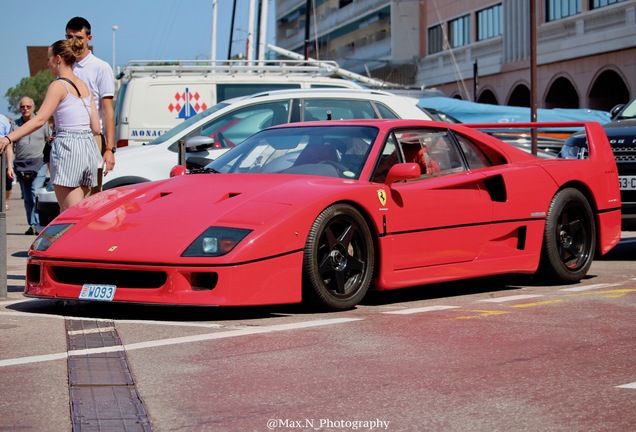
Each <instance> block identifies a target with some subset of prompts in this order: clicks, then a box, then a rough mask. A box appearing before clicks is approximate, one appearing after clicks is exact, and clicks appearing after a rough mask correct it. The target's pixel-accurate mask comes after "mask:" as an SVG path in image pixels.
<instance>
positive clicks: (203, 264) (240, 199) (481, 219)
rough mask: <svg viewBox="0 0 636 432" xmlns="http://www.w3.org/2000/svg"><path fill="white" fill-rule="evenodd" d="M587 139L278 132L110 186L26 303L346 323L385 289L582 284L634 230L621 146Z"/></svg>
mask: <svg viewBox="0 0 636 432" xmlns="http://www.w3.org/2000/svg"><path fill="white" fill-rule="evenodd" d="M550 125H551V126H560V127H563V126H565V125H566V124H550ZM577 125H578V126H580V127H581V128H582V129H584V130H585V131H586V133H587V136H588V144H589V153H587V154H586V155H585V158H582V159H575V160H572V159H568V160H566V159H549V160H546V159H540V158H537V157H535V156H532V155H530V154H528V153H526V152H524V151H522V150H519V149H517V148H515V147H513V146H511V145H509V144H506V143H504V142H502V141H500V140H498V139H497V138H494V137H492V136H489V135H487V134H485V133H482V132H480V131H478V130H476V129H475V128H472V127H468V126H466V125H454V124H448V123H438V122H430V121H416V120H384V121H383V120H373V121H364V120H362V121H330V122H312V123H296V124H290V125H282V126H278V127H274V128H270V129H267V130H264V131H261V132H259V133H257V134H255V135H253V136H252V137H251V138H249V139H248V140H246V141H244V142H243V143H242V144H241V145H240V146H237V147H235V148H232V149H231V150H230V151H228V152H227V153H225V154H224V155H222V156H221V157H219V158H218V159H217V160H215V161H214V162H212V163H211V164H210V165H208V166H207V167H206V168H205V169H204V170H203V172H200V173H190V174H188V175H181V176H175V177H173V178H171V179H169V180H164V181H158V182H152V183H142V184H137V185H133V186H126V187H121V188H116V189H111V190H108V191H105V192H102V193H100V194H97V195H95V196H92V197H89V198H88V199H86V200H84V201H83V202H82V203H80V204H78V205H76V206H75V207H73V208H71V209H69V210H67V211H66V212H64V213H63V214H61V215H60V216H59V217H57V218H56V219H55V220H54V221H53V222H52V223H51V224H50V225H49V226H48V227H47V228H46V229H45V230H44V231H43V232H42V233H41V234H40V236H39V237H38V238H37V239H36V241H35V242H34V243H33V246H32V248H31V250H30V251H29V259H28V264H27V272H26V274H27V280H26V286H25V291H24V293H25V295H26V296H28V297H40V298H58V299H76V300H92V301H115V302H137V303H155V304H157V303H161V304H174V305H219V306H244V305H263V304H283V303H296V302H301V301H305V302H310V303H313V304H314V305H315V306H318V307H320V308H322V309H326V310H344V309H349V308H353V307H355V306H356V304H358V303H359V302H360V301H361V300H362V299H363V298H364V296H365V295H366V293H367V291H368V290H369V289H375V290H389V289H395V288H401V287H407V286H417V285H423V284H427V283H433V282H441V281H451V280H458V279H465V278H474V277H481V276H487V275H495V274H502V273H525V274H537V275H538V276H541V277H542V278H545V279H546V280H547V281H549V282H551V283H554V282H556V283H560V284H567V283H576V282H578V281H579V280H580V279H581V278H583V277H584V276H585V274H586V273H587V271H588V270H589V268H590V265H591V262H592V259H593V257H594V255H595V254H605V253H607V252H608V251H609V250H610V249H612V247H613V246H614V245H616V244H617V243H618V241H619V240H620V226H621V214H620V204H621V201H620V194H619V188H618V176H617V172H616V163H615V159H614V156H613V154H612V151H611V148H610V146H609V143H608V141H607V138H606V136H605V134H604V132H603V129H602V128H601V126H600V125H599V124H597V123H585V124H584V123H578V124H577ZM481 126H484V125H481ZM499 126H500V125H499ZM518 126H519V127H526V128H528V127H530V126H542V127H547V126H549V125H548V124H538V123H535V124H523V125H518ZM567 126H573V124H572V123H568V124H567ZM176 171H177V170H175V172H176Z"/></svg>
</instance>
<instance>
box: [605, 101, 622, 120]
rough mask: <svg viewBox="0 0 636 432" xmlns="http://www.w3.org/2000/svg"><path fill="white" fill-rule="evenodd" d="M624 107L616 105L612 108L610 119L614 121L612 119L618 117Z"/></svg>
mask: <svg viewBox="0 0 636 432" xmlns="http://www.w3.org/2000/svg"><path fill="white" fill-rule="evenodd" d="M624 106H625V104H618V105H616V106H615V107H614V108H612V109H611V110H610V112H609V113H610V118H611V119H612V120H614V117H616V116H617V115H618V113H619V112H620V111H621V110H622V109H623V107H624Z"/></svg>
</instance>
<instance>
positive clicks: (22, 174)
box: [7, 96, 51, 235]
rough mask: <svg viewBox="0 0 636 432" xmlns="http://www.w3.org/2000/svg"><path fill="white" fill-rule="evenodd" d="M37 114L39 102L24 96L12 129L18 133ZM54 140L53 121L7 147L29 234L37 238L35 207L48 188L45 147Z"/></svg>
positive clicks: (37, 225)
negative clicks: (52, 137) (36, 108)
mask: <svg viewBox="0 0 636 432" xmlns="http://www.w3.org/2000/svg"><path fill="white" fill-rule="evenodd" d="M34 111H35V103H34V102H33V99H31V98H30V97H26V96H25V97H23V98H22V99H21V100H20V112H21V113H22V115H21V116H20V118H18V119H16V120H15V121H14V122H13V126H12V128H11V130H12V131H13V130H15V129H17V128H19V127H21V126H22V125H24V124H25V123H26V122H28V121H29V120H31V118H32V117H33V113H34ZM50 138H51V127H50V126H49V122H48V121H47V122H45V123H44V125H42V127H40V128H39V129H36V130H35V131H34V132H33V133H30V134H29V135H27V136H25V137H22V138H20V139H19V140H16V141H14V142H13V145H10V146H8V147H7V156H8V159H11V160H13V164H9V173H10V175H11V177H13V178H16V179H17V180H18V184H19V185H20V190H21V191H22V199H23V200H24V209H25V210H26V218H27V223H28V224H29V229H28V230H27V231H26V232H25V233H24V234H26V235H37V234H38V227H39V226H40V218H39V215H38V211H37V209H36V208H35V197H36V194H37V191H38V189H40V188H41V187H43V186H44V181H45V180H46V173H47V170H48V166H47V165H46V164H45V163H44V154H43V150H44V145H45V144H46V142H47V141H48V140H49V139H50Z"/></svg>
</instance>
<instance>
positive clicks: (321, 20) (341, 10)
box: [276, 0, 421, 85]
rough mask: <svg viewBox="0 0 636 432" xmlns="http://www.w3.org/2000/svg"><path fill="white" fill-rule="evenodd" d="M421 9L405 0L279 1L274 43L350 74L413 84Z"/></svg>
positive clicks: (277, 3) (417, 53) (416, 3)
mask: <svg viewBox="0 0 636 432" xmlns="http://www.w3.org/2000/svg"><path fill="white" fill-rule="evenodd" d="M308 5H309V7H310V15H309V16H310V18H309V34H310V36H309V43H308V44H306V43H305V35H306V28H307V27H306V26H305V21H306V16H307V13H306V12H307V6H308ZM419 8H420V6H419V2H418V1H404V0H364V1H362V0H312V1H310V2H308V1H307V0H277V1H276V45H278V46H280V47H281V48H285V49H287V50H290V51H294V52H297V53H299V54H306V53H308V55H309V57H311V58H317V59H320V60H334V61H336V62H337V63H338V65H339V66H340V67H341V68H344V69H347V70H349V71H351V72H355V73H359V74H362V75H370V76H372V77H374V78H381V79H386V80H389V81H391V82H394V83H397V84H401V85H410V84H413V83H414V82H415V79H416V75H417V69H416V68H417V61H418V59H419V53H420V51H421V50H420V46H419V43H420V37H419V35H420V33H421V32H420V20H419V14H420V10H419ZM306 48H308V49H307V50H306Z"/></svg>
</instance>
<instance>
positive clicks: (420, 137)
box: [395, 129, 466, 178]
mask: <svg viewBox="0 0 636 432" xmlns="http://www.w3.org/2000/svg"><path fill="white" fill-rule="evenodd" d="M395 136H396V139H397V141H398V143H399V147H400V150H401V156H402V161H403V162H409V163H416V164H418V165H419V166H420V169H421V171H422V177H421V178H428V177H433V176H440V175H448V174H454V173H457V172H461V171H465V169H466V168H465V166H464V163H463V162H462V158H461V154H460V152H459V150H458V148H457V145H456V144H455V141H454V140H453V138H452V136H451V135H450V134H449V133H448V132H447V131H445V130H433V129H428V130H421V129H420V130H404V131H400V132H396V134H395Z"/></svg>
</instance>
